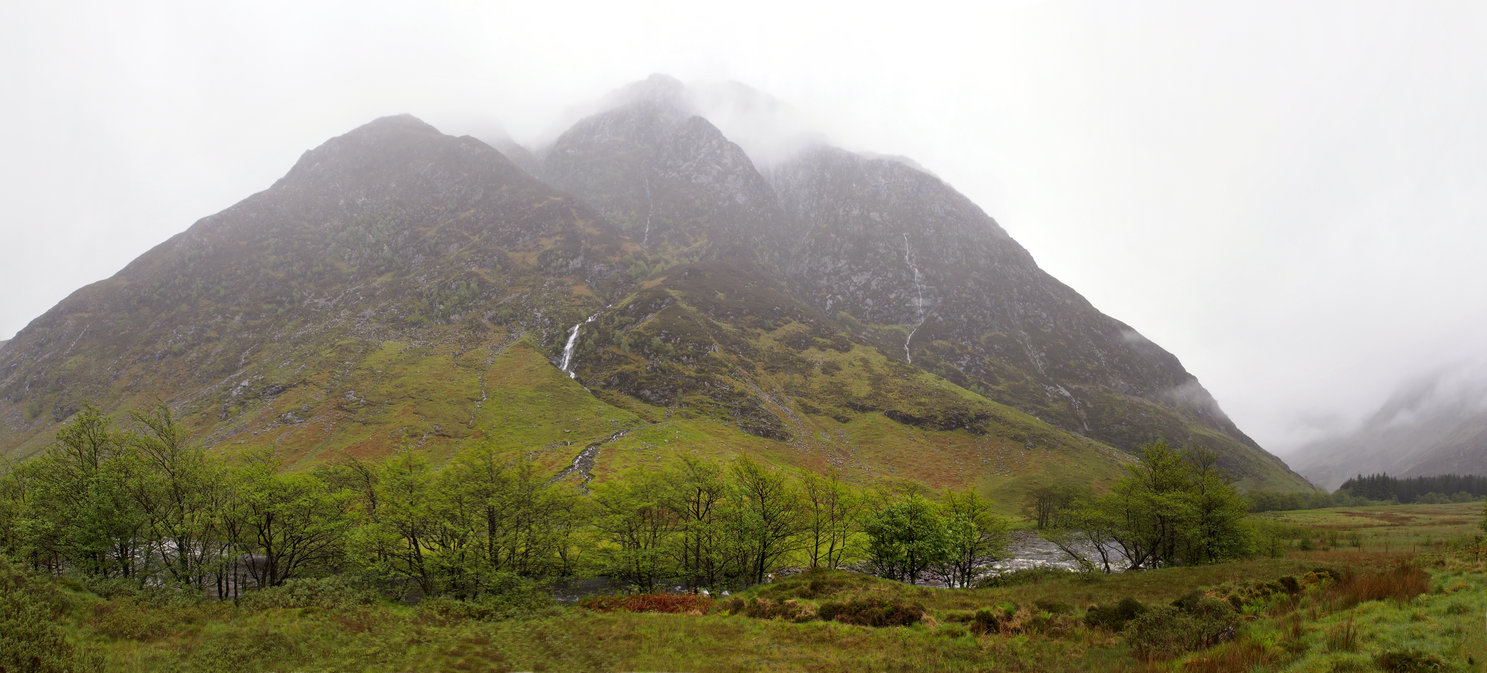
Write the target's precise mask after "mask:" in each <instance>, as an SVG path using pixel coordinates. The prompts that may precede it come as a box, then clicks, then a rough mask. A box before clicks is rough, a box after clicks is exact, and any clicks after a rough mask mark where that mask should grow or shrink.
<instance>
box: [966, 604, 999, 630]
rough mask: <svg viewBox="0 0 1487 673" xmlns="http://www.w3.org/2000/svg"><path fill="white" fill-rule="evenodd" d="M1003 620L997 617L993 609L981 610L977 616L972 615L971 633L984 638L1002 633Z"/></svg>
mask: <svg viewBox="0 0 1487 673" xmlns="http://www.w3.org/2000/svg"><path fill="white" fill-rule="evenodd" d="M1001 622H1002V620H1001V619H1000V618H998V617H997V611H995V610H993V609H991V608H981V609H980V610H977V611H976V614H974V615H971V627H970V628H971V633H974V634H976V635H978V636H984V635H986V634H988V633H996V632H998V631H1001V627H1002V624H1001Z"/></svg>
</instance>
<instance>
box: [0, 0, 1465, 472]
mask: <svg viewBox="0 0 1487 673" xmlns="http://www.w3.org/2000/svg"><path fill="white" fill-rule="evenodd" d="M508 4H511V5H516V3H507V2H470V3H433V2H422V3H399V4H393V3H380V2H365V1H363V2H336V3H331V2H303V1H300V2H282V3H281V2H262V1H260V2H254V3H210V2H183V3H176V4H166V3H143V2H141V3H117V2H69V3H59V2H47V1H32V0H8V1H7V2H5V3H3V4H0V92H3V95H4V98H3V101H0V148H3V151H0V213H3V219H0V241H3V249H4V250H6V251H7V254H6V255H5V263H4V264H3V265H0V287H3V288H4V291H3V293H0V338H6V337H9V335H11V334H13V333H14V332H15V331H17V330H19V329H20V328H22V327H23V326H24V325H25V324H26V323H27V322H29V321H30V320H32V319H33V318H35V317H37V316H39V315H40V314H41V313H42V312H44V311H46V310H47V309H48V308H50V307H51V306H52V305H54V304H55V303H56V302H58V301H60V300H61V299H62V298H63V297H65V296H66V295H67V294H68V293H70V292H71V291H73V290H75V289H77V288H79V287H81V286H83V285H86V284H88V283H91V282H94V281H97V280H101V279H103V278H106V277H108V276H110V275H112V274H113V273H115V272H116V271H118V270H119V269H120V268H122V267H123V266H124V265H125V264H127V263H128V262H129V261H130V260H131V259H133V258H134V257H136V256H138V255H139V254H140V253H142V252H144V251H145V250H147V249H149V248H150V247H151V246H153V245H155V244H157V243H159V242H161V241H163V240H165V239H166V238H168V237H169V236H171V235H173V234H175V233H177V232H179V231H182V230H184V229H185V228H186V227H188V226H190V224H191V223H192V222H194V221H195V220H196V219H198V218H200V217H203V216H206V215H209V214H211V213H214V212H217V211H219V210H221V209H223V208H225V207H227V206H229V205H231V204H232V203H234V202H236V201H238V200H240V199H242V198H244V197H246V196H248V195H249V194H251V193H253V192H256V191H259V190H261V189H264V188H266V187H268V186H269V185H270V184H271V183H272V182H273V181H274V180H275V179H277V178H278V177H279V176H281V175H283V174H284V173H285V172H286V171H287V170H288V169H289V167H290V166H291V165H292V164H293V163H294V161H295V160H296V159H297V158H298V157H299V155H300V153H301V152H303V151H304V150H306V149H309V148H311V147H314V146H316V145H318V144H320V143H321V142H323V141H324V140H326V139H328V138H330V137H331V136H335V135H339V134H341V133H344V132H346V131H348V130H350V129H351V128H353V127H355V126H358V125H360V124H362V123H365V122H367V121H369V120H371V119H372V118H374V117H378V116H383V115H387V114H394V113H401V112H409V113H412V114H415V115H417V116H419V117H421V118H423V119H424V120H425V121H428V122H430V123H432V124H434V125H435V126H437V127H439V128H440V129H441V130H444V131H445V132H448V133H456V134H465V133H470V134H474V135H477V136H479V135H487V136H488V135H490V133H492V132H493V130H494V129H498V128H505V129H506V130H508V131H509V132H510V133H511V134H512V135H513V136H515V137H516V138H517V140H519V141H523V142H526V143H528V144H531V143H533V142H535V141H539V140H540V139H542V138H544V137H546V136H549V135H551V134H553V133H555V132H556V131H558V130H560V129H561V128H562V126H563V125H564V124H565V123H566V122H567V121H569V120H571V119H572V116H573V114H575V112H574V111H575V109H576V108H577V107H578V106H582V105H584V104H586V103H588V102H590V101H592V100H593V99H595V98H597V97H598V96H600V95H602V94H603V93H605V92H607V91H608V90H610V89H613V88H615V87H618V86H620V85H623V84H625V83H627V82H630V81H633V80H637V79H641V78H643V77H645V76H646V75H648V74H650V73H652V72H666V73H670V74H672V75H675V76H677V77H678V78H680V79H682V80H684V81H698V80H724V79H735V80H738V81H741V82H744V83H746V84H748V85H750V86H752V87H754V88H757V89H760V90H762V91H765V92H768V93H770V94H772V95H773V96H775V97H776V98H778V99H780V100H783V101H785V102H787V103H789V104H790V105H792V106H794V108H795V111H796V112H797V113H798V115H799V117H800V118H801V119H803V120H805V121H806V122H807V123H809V124H811V125H814V126H816V127H817V128H819V129H821V130H822V131H823V132H824V133H825V134H826V135H827V136H828V137H829V138H830V139H831V140H833V141H834V142H836V143H837V144H840V145H843V146H846V147H848V148H851V149H857V150H866V151H874V152H880V153H888V154H901V155H905V156H908V157H911V158H912V159H914V160H915V161H917V162H918V163H919V164H921V165H923V166H924V167H926V168H927V169H929V170H931V171H933V172H935V173H936V174H937V175H939V176H940V177H942V178H944V179H946V180H947V181H948V182H950V183H951V184H952V185H954V186H955V187H957V188H958V189H960V190H961V191H962V192H964V193H966V194H967V195H968V196H970V197H971V198H972V199H973V200H975V201H976V202H977V203H979V204H981V205H982V206H983V207H984V208H985V209H986V210H987V211H988V212H989V213H991V214H992V216H994V217H996V218H997V220H998V221H999V222H1001V224H1002V225H1003V226H1004V227H1005V228H1006V229H1007V230H1008V231H1009V232H1010V233H1011V234H1012V235H1013V236H1014V237H1015V238H1016V239H1017V240H1018V241H1020V242H1021V243H1022V244H1023V245H1024V246H1026V247H1027V248H1028V249H1029V250H1030V251H1031V252H1032V253H1033V255H1034V257H1035V258H1036V259H1037V260H1038V262H1039V263H1040V264H1041V265H1042V266H1043V268H1045V269H1046V270H1048V271H1049V272H1050V273H1052V274H1053V275H1054V276H1056V277H1058V278H1060V279H1061V280H1063V281H1064V282H1066V283H1068V284H1069V285H1071V286H1073V287H1074V288H1075V289H1076V290H1078V291H1079V292H1081V293H1083V294H1084V296H1085V297H1087V298H1088V299H1089V300H1090V301H1091V302H1093V303H1094V304H1095V306H1097V307H1099V308H1100V309H1101V310H1103V311H1105V312H1106V313H1109V314H1110V315H1112V316H1114V317H1116V318H1118V319H1120V320H1123V321H1125V322H1127V323H1129V324H1130V325H1132V326H1133V327H1135V328H1136V329H1137V330H1139V331H1141V332H1142V333H1143V334H1145V335H1147V336H1148V337H1150V338H1151V339H1152V340H1154V341H1156V342H1157V343H1159V344H1161V345H1162V346H1164V347H1165V348H1167V349H1168V350H1170V351H1172V352H1173V353H1175V354H1176V355H1177V356H1178V357H1179V358H1181V359H1182V361H1183V363H1184V364H1185V365H1186V366H1187V367H1188V369H1189V370H1191V371H1192V372H1193V373H1194V374H1196V375H1197V376H1198V377H1199V379H1200V380H1201V381H1202V382H1203V383H1204V384H1205V385H1206V386H1207V387H1208V389H1209V390H1210V391H1211V392H1213V394H1214V395H1215V397H1217V398H1218V400H1219V402H1220V404H1221V405H1222V406H1223V407H1224V409H1225V410H1226V411H1228V412H1229V414H1230V416H1232V417H1233V418H1234V419H1235V421H1236V422H1237V423H1238V424H1239V425H1240V427H1241V428H1243V429H1244V430H1246V431H1247V432H1249V433H1250V434H1252V435H1253V436H1254V437H1255V438H1256V439H1257V440H1259V441H1260V442H1261V444H1262V445H1265V446H1266V447H1267V448H1270V449H1272V450H1276V451H1284V450H1285V449H1286V448H1288V447H1289V446H1292V445H1294V444H1295V443H1296V442H1298V441H1300V440H1302V439H1305V438H1307V437H1308V436H1310V433H1314V432H1317V431H1319V430H1325V429H1327V428H1332V427H1336V426H1338V425H1340V424H1345V423H1347V422H1350V421H1352V420H1355V419H1357V418H1358V417H1361V416H1363V415H1364V414H1366V413H1368V412H1370V411H1372V409H1373V408H1374V407H1375V406H1376V405H1378V404H1379V403H1380V402H1382V401H1383V400H1384V399H1385V398H1386V397H1387V396H1388V394H1389V392H1390V391H1391V390H1392V389H1393V388H1394V386H1395V385H1396V384H1397V383H1399V382H1401V381H1403V380H1405V379H1408V378H1410V377H1412V376H1414V375H1416V374H1418V373H1420V372H1422V371H1426V370H1433V369H1436V368H1439V367H1441V366H1445V365H1449V364H1450V363H1454V362H1459V361H1462V360H1464V359H1473V358H1477V357H1479V356H1478V354H1479V353H1480V347H1481V342H1482V337H1483V335H1484V334H1487V280H1483V279H1482V277H1481V274H1480V273H1479V271H1478V266H1479V264H1478V262H1479V260H1480V259H1481V257H1482V256H1483V253H1484V252H1487V228H1484V227H1483V224H1484V223H1487V222H1484V220H1487V218H1484V216H1487V202H1484V200H1487V132H1484V131H1483V127H1484V124H1487V88H1484V85H1487V38H1484V36H1487V3H1481V2H1462V3H1449V2H1429V3H1419V2H1398V3H1377V2H1360V1H1357V0H1349V1H1339V2H1290V1H1287V2H1253V1H1250V0H1246V1H1244V2H1230V3H1226V4H1227V5H1228V6H1226V7H1222V8H1221V7H1217V6H1216V4H1217V3H1193V2H1185V1H1179V2H1155V1H1153V2H1139V3H1137V2H1131V3H1108V2H1089V3H1070V2H1012V3H1002V4H990V3H986V4H985V6H984V7H977V8H968V7H965V5H972V4H976V5H980V4H983V3H965V2H947V3H935V2H928V3H903V2H895V3H872V2H864V1H861V0H859V1H856V2H842V3H803V2H798V1H794V2H774V1H770V2H751V3H742V4H740V3H731V4H726V5H722V7H726V10H724V11H722V12H718V13H713V11H712V10H711V9H710V8H711V7H713V6H714V3H700V2H695V1H684V2H683V1H678V2H670V1H667V2H655V1H652V2H645V3H628V2H594V3H588V4H583V3H577V4H575V3H559V2H530V1H528V2H522V3H520V5H519V6H505V5H508Z"/></svg>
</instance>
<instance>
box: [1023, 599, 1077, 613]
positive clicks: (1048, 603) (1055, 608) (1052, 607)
mask: <svg viewBox="0 0 1487 673" xmlns="http://www.w3.org/2000/svg"><path fill="white" fill-rule="evenodd" d="M1033 607H1035V608H1038V609H1039V610H1042V611H1043V612H1046V613H1048V614H1050V615H1068V614H1073V613H1074V606H1072V605H1069V604H1068V603H1065V602H1063V601H1056V600H1053V599H1050V598H1039V599H1038V600H1036V601H1033Z"/></svg>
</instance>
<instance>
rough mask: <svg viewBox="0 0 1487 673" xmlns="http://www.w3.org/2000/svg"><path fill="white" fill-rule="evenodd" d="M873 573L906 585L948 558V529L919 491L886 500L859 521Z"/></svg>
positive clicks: (938, 513)
mask: <svg viewBox="0 0 1487 673" xmlns="http://www.w3.org/2000/svg"><path fill="white" fill-rule="evenodd" d="M862 528H863V530H864V531H865V532H866V533H867V536H868V550H867V554H868V563H869V564H871V566H872V568H873V572H874V574H877V575H879V576H881V577H887V578H890V579H896V580H899V581H903V582H908V583H909V584H915V583H917V582H918V581H919V575H920V574H921V573H923V572H924V571H925V570H926V569H928V568H930V567H931V566H934V565H939V564H943V563H945V562H946V560H947V559H949V558H950V532H949V530H948V529H947V526H946V522H945V517H944V516H942V515H941V514H940V511H939V508H937V507H935V506H934V504H933V503H931V502H929V500H926V499H925V498H924V496H923V495H921V494H919V493H910V494H909V495H908V496H906V497H902V498H897V499H894V500H892V501H889V502H888V503H887V504H886V505H884V506H883V507H881V508H879V509H878V510H877V511H876V512H873V513H872V514H871V515H869V516H868V518H867V521H866V522H865V523H864V524H863V527H862Z"/></svg>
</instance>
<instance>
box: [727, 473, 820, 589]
mask: <svg viewBox="0 0 1487 673" xmlns="http://www.w3.org/2000/svg"><path fill="white" fill-rule="evenodd" d="M729 472H730V473H731V475H732V477H733V480H732V483H733V492H732V497H733V502H734V507H735V508H736V510H735V511H736V514H735V516H734V519H733V533H732V534H733V537H734V540H735V541H736V543H737V545H738V546H737V548H738V551H739V555H740V556H739V559H740V561H741V563H740V566H741V569H742V571H743V573H742V574H743V576H744V577H745V578H747V579H749V580H750V581H752V582H753V583H756V584H757V583H760V582H763V581H764V579H765V577H766V576H767V575H769V574H770V573H772V572H773V571H774V570H775V569H776V568H778V567H779V565H780V564H781V562H782V561H783V560H784V559H785V558H786V557H787V555H788V554H790V553H791V552H794V551H795V550H796V547H797V545H798V544H799V540H798V537H797V536H798V535H799V534H800V532H801V531H802V530H803V528H804V526H805V517H804V515H803V512H802V504H801V499H800V495H799V493H798V492H797V491H796V489H795V487H794V485H793V484H791V483H790V481H789V480H788V479H787V478H786V476H785V473H784V472H781V471H779V470H777V469H772V468H768V467H765V466H763V465H760V464H759V463H756V462H754V461H753V460H751V459H749V458H748V457H747V456H740V457H738V458H736V459H734V461H733V464H732V466H731V467H730V470H729Z"/></svg>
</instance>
